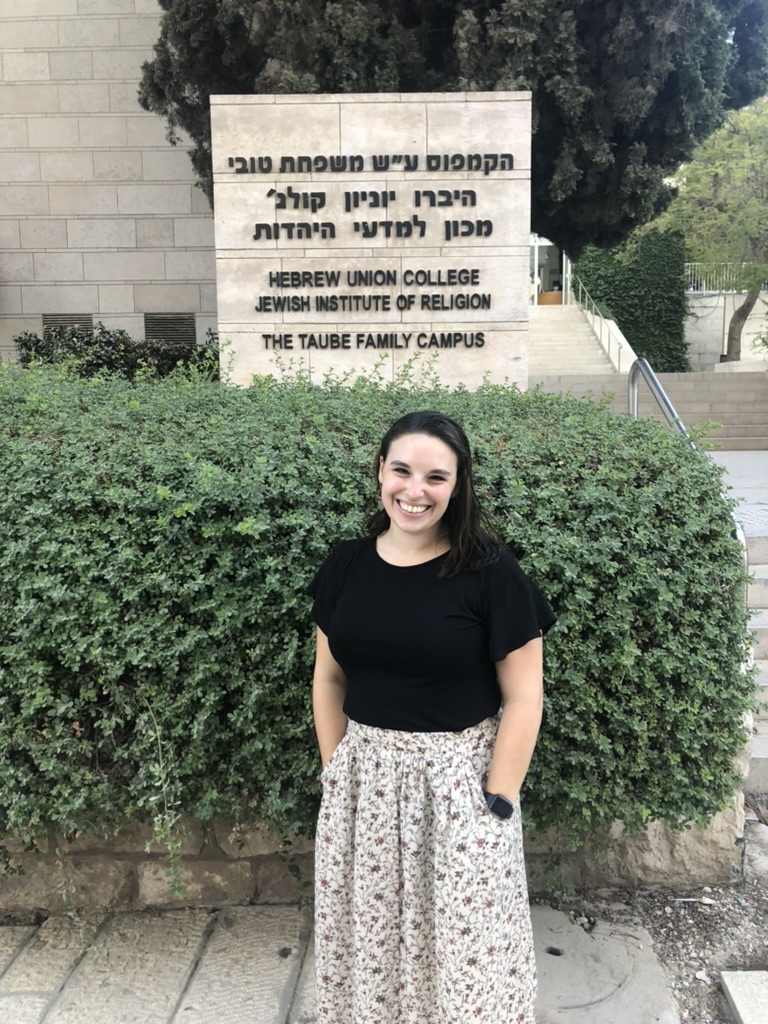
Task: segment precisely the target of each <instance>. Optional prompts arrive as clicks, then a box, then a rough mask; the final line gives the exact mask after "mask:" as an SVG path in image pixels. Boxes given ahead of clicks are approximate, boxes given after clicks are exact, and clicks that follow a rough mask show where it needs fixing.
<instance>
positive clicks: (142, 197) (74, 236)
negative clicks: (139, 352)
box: [0, 0, 216, 356]
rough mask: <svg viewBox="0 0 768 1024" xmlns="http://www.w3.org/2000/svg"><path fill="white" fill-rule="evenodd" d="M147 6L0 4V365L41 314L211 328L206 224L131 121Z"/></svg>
mask: <svg viewBox="0 0 768 1024" xmlns="http://www.w3.org/2000/svg"><path fill="white" fill-rule="evenodd" d="M160 13H161V11H160V8H159V6H158V4H157V2H156V0H24V2H23V3H20V2H18V0H0V38H2V43H3V52H2V55H1V56H0V81H2V87H1V88H0V353H2V354H3V355H6V356H7V355H8V354H9V353H10V352H11V350H12V348H13V346H12V341H11V339H12V337H13V335H14V334H17V333H19V332H20V331H22V330H34V331H39V330H40V329H41V326H42V316H43V315H44V314H63V313H71V314H81V315H82V314H92V315H93V317H94V320H101V321H102V322H103V323H104V324H105V325H107V326H108V327H121V328H124V329H125V330H127V331H129V332H130V333H131V334H133V335H135V336H136V337H143V332H144V323H143V314H144V313H194V314H196V330H197V336H198V339H200V340H202V339H203V338H204V337H205V332H206V329H207V328H208V327H215V325H216V294H215V267H214V255H213V217H212V214H211V211H210V208H209V205H208V201H207V200H206V198H205V196H204V195H203V193H202V192H201V191H200V189H199V188H197V187H196V186H195V178H194V176H193V173H192V168H191V164H190V162H189V158H188V156H187V153H186V150H185V149H184V147H182V146H178V147H175V148H174V147H172V146H171V145H170V144H169V143H168V142H167V141H166V139H165V124H164V122H163V121H162V119H160V118H158V117H156V116H155V115H153V114H148V113H146V112H145V111H143V110H142V109H141V107H140V106H139V103H138V100H137V98H136V93H137V89H138V84H139V79H140V73H141V72H140V69H141V64H142V62H143V61H145V60H148V59H150V58H151V56H152V46H153V44H154V43H155V42H156V40H157V38H158V33H159V18H160Z"/></svg>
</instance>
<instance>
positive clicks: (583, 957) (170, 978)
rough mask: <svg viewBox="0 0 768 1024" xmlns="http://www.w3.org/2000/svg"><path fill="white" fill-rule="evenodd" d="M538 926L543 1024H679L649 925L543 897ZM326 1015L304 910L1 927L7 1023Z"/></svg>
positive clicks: (253, 1023) (299, 1021)
mask: <svg viewBox="0 0 768 1024" xmlns="http://www.w3.org/2000/svg"><path fill="white" fill-rule="evenodd" d="M533 922H534V935H535V944H536V959H537V963H538V970H539V1000H538V1007H537V1020H538V1022H539V1024H617V1022H619V1021H620V1022H621V1024H649V1022H650V1021H654V1022H658V1024H679V1018H678V1015H677V1012H676V1010H675V1007H674V1002H673V1000H672V997H671V995H670V994H669V992H668V990H667V988H666V984H665V981H664V976H663V973H662V971H661V968H660V966H659V964H658V962H657V960H656V958H655V956H654V954H653V951H652V947H651V940H650V937H649V936H648V934H647V933H646V932H645V931H644V930H643V929H641V928H634V929H632V930H627V929H615V928H612V927H611V926H610V925H607V924H605V923H599V924H598V926H597V927H596V928H595V930H594V931H593V932H592V933H591V934H587V933H586V932H585V931H584V930H583V929H582V928H580V927H579V926H578V925H576V924H574V923H573V922H571V921H570V920H569V919H568V918H567V916H566V915H565V914H562V913H560V912H558V911H555V910H552V909H551V908H549V907H539V906H535V907H533ZM314 1022H315V998H314V955H313V944H312V935H311V922H310V916H309V914H308V913H307V912H302V911H301V910H299V909H298V908H297V907H295V906H286V905H283V906H271V907H265V906H260V907H253V906H249V907H230V908H227V909H224V910H208V909H188V910H167V911H162V912H150V911H144V912H142V913H126V914H107V915H105V916H104V917H100V918H99V917H97V918H90V919H83V920H81V921H79V920H75V919H70V918H69V917H57V918H49V919H48V920H47V921H45V922H44V923H43V924H41V925H39V926H29V927H27V926H7V927H0V1024H314ZM382 1024H386V1022H384V1021H382Z"/></svg>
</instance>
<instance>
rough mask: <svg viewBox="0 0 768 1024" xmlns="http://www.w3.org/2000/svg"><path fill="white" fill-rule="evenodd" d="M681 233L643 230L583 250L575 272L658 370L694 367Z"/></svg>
mask: <svg viewBox="0 0 768 1024" xmlns="http://www.w3.org/2000/svg"><path fill="white" fill-rule="evenodd" d="M684 264H685V242H684V239H683V237H682V235H679V234H677V233H674V232H661V231H656V230H648V231H641V232H638V233H637V234H635V235H634V236H633V237H632V238H631V239H630V240H629V241H628V242H626V243H625V244H624V245H622V246H619V247H618V248H616V249H596V248H594V247H592V246H590V247H588V248H587V249H585V250H584V253H583V254H582V256H581V258H580V259H579V261H578V263H576V264H575V266H574V271H575V273H576V274H578V276H579V277H580V278H581V280H582V281H583V282H584V285H585V287H586V289H587V291H588V292H589V294H590V295H591V296H592V298H593V299H594V300H595V302H597V304H598V305H599V306H600V307H601V309H602V310H603V313H604V315H608V316H610V317H612V318H613V319H615V320H616V323H617V324H618V325H619V327H620V328H621V331H622V333H623V334H624V337H625V338H626V339H627V341H628V342H629V344H630V345H631V346H632V348H633V349H634V350H635V353H636V354H637V355H638V356H643V357H644V358H645V359H647V360H648V362H649V363H650V364H651V366H652V367H653V369H654V370H655V371H656V372H657V373H679V372H684V371H686V370H690V364H689V362H688V347H687V344H686V341H685V318H686V316H687V312H688V304H687V298H686V290H685V278H684Z"/></svg>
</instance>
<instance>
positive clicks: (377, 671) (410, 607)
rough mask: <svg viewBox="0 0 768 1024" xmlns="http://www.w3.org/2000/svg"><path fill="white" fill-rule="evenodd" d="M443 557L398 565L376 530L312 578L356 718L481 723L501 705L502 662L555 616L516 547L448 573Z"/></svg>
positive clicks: (317, 608) (407, 723) (412, 727)
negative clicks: (384, 553)
mask: <svg viewBox="0 0 768 1024" xmlns="http://www.w3.org/2000/svg"><path fill="white" fill-rule="evenodd" d="M444 558H445V555H441V556H440V557H438V558H433V559H432V560H431V561H429V562H423V563H422V564H420V565H409V566H397V565H390V564H389V563H388V562H385V561H384V560H383V559H382V558H381V557H380V556H379V554H378V553H377V551H376V542H375V540H374V539H372V538H365V539H363V540H353V541H346V542H344V543H343V544H339V545H338V546H337V547H335V548H334V549H333V551H332V552H331V554H330V555H329V557H328V558H327V560H326V561H325V562H324V563H323V565H322V566H321V567H320V569H319V571H318V573H317V575H316V576H315V578H314V580H313V581H312V583H311V584H310V586H309V588H308V589H309V593H310V594H311V595H312V596H313V597H314V599H315V600H314V604H313V606H312V615H313V618H314V620H315V622H316V623H317V624H318V626H319V627H320V629H322V631H323V632H324V633H325V634H326V635H327V637H328V641H329V644H330V649H331V653H332V654H333V656H334V658H335V659H336V661H337V662H338V663H339V665H340V666H341V667H342V669H343V670H344V674H345V675H346V678H347V693H346V699H345V701H344V712H345V714H346V715H347V716H348V717H349V718H351V719H352V720H353V721H355V722H360V723H362V724H363V725H373V726H377V727H379V728H383V729H402V730H406V731H409V732H455V731H459V730H461V729H466V728H468V727H469V726H472V725H476V724H477V723H478V722H481V721H482V720H483V719H484V718H487V717H488V716H489V715H493V714H495V713H496V712H497V711H498V710H499V707H500V704H501V693H500V690H499V685H498V681H497V679H496V666H495V664H494V663H495V662H497V661H501V660H502V659H503V658H504V657H505V656H506V655H507V654H509V652H510V651H514V650H516V649H517V648H518V647H522V646H523V645H524V644H526V643H527V642H528V641H529V640H532V639H533V638H534V637H537V636H539V633H540V632H546V631H547V630H548V629H549V627H550V626H551V625H552V624H553V622H554V621H555V618H554V615H553V613H552V609H551V608H550V607H549V605H548V604H547V601H546V599H545V598H544V596H543V595H542V593H541V591H540V590H539V589H538V588H537V587H536V585H535V584H534V583H532V582H531V580H529V579H528V577H527V576H526V575H525V573H524V572H523V571H522V569H521V568H520V566H519V565H518V564H517V562H516V561H515V560H514V558H513V557H512V556H511V555H510V554H509V553H508V552H507V551H505V550H502V551H501V553H500V556H499V560H498V561H497V562H496V563H494V564H493V565H489V566H486V568H484V569H481V570H480V571H478V572H462V573H459V574H458V575H456V576H452V577H449V578H448V579H442V580H441V579H438V572H439V571H440V567H441V565H442V562H443V559H444Z"/></svg>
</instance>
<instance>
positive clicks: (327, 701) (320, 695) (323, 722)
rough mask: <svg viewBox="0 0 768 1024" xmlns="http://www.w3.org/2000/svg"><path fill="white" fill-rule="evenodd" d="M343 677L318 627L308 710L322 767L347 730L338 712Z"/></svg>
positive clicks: (340, 704)
mask: <svg viewBox="0 0 768 1024" xmlns="http://www.w3.org/2000/svg"><path fill="white" fill-rule="evenodd" d="M346 692H347V679H346V676H345V675H344V672H343V670H342V668H341V665H339V663H338V662H337V661H336V659H335V658H334V656H333V655H332V654H331V649H330V647H329V646H328V637H327V636H326V635H325V633H324V632H323V631H322V629H320V628H319V627H318V630H317V653H316V655H315V674H314V677H313V681H312V711H313V713H314V716H315V732H316V733H317V743H318V746H319V747H320V760H321V762H322V765H323V768H325V766H326V765H327V764H328V762H329V761H330V759H331V755H332V754H333V752H334V750H335V749H336V747H338V745H339V743H341V740H342V737H343V736H344V733H345V732H346V731H347V716H346V715H345V714H344V712H343V711H342V706H343V704H344V696H345V694H346Z"/></svg>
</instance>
